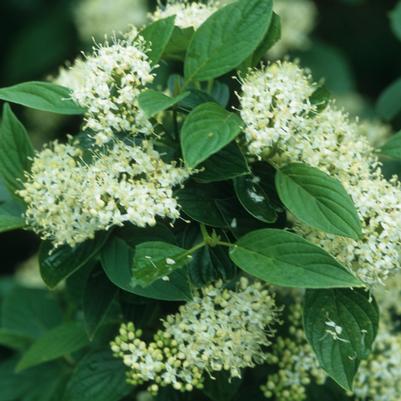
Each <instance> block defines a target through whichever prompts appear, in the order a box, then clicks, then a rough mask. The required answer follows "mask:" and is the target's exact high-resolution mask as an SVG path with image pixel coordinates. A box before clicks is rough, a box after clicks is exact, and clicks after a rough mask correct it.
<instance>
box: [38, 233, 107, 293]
mask: <svg viewBox="0 0 401 401" xmlns="http://www.w3.org/2000/svg"><path fill="white" fill-rule="evenodd" d="M107 237H108V233H105V232H98V233H97V235H96V236H95V239H93V240H88V241H85V242H83V243H82V244H79V245H77V246H76V247H74V248H71V247H70V246H68V245H62V246H60V247H58V248H56V249H53V246H52V244H51V243H50V242H43V243H42V245H41V247H40V250H39V264H40V274H41V276H42V279H43V281H44V282H45V283H46V285H47V286H48V287H49V288H55V287H56V286H57V284H59V283H60V282H61V281H62V280H64V279H66V278H67V277H69V276H71V275H72V274H73V273H74V272H76V271H77V270H79V269H80V268H81V267H83V266H85V265H86V264H87V263H89V262H91V261H93V258H94V257H95V256H96V255H97V254H98V253H99V252H100V250H101V249H102V247H103V245H104V244H105V242H106V240H107Z"/></svg>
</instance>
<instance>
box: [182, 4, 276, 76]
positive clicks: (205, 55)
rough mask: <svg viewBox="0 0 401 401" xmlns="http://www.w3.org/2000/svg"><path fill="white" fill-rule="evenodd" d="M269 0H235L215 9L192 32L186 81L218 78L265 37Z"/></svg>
mask: <svg viewBox="0 0 401 401" xmlns="http://www.w3.org/2000/svg"><path fill="white" fill-rule="evenodd" d="M271 19H272V1H271V0H239V1H236V2H235V3H233V4H229V5H228V6H226V7H223V8H222V9H220V10H218V11H217V12H216V13H214V14H213V15H212V16H211V17H209V18H208V19H207V20H206V21H205V22H204V23H203V24H202V25H201V26H200V27H199V28H198V30H197V31H196V32H195V34H194V36H193V37H192V40H191V43H190V44H189V47H188V50H187V55H186V58H185V65H184V75H185V80H186V82H191V81H193V80H198V81H206V80H209V79H213V78H216V77H219V76H221V75H224V74H226V73H227V72H229V71H231V70H233V69H234V68H236V67H237V66H238V65H240V64H241V63H242V62H243V61H244V60H245V59H246V58H247V57H248V56H249V55H251V54H252V53H253V52H254V51H255V49H256V48H257V47H258V46H259V44H260V43H261V41H262V40H263V38H264V37H265V35H266V33H267V31H268V29H269V26H270V21H271Z"/></svg>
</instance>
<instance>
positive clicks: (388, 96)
mask: <svg viewBox="0 0 401 401" xmlns="http://www.w3.org/2000/svg"><path fill="white" fill-rule="evenodd" d="M376 110H377V113H378V114H379V116H380V117H382V118H383V119H384V120H387V121H390V120H392V119H393V118H395V117H396V116H397V115H398V114H399V112H400V111H401V79H398V80H397V81H395V82H393V83H392V84H391V85H390V86H388V87H387V88H386V89H385V90H384V92H383V93H382V94H381V95H380V97H379V99H378V101H377V104H376Z"/></svg>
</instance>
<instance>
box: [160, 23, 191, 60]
mask: <svg viewBox="0 0 401 401" xmlns="http://www.w3.org/2000/svg"><path fill="white" fill-rule="evenodd" d="M194 32H195V30H194V28H192V27H188V28H179V27H178V26H175V27H174V30H173V34H172V35H171V38H170V41H169V42H168V44H167V46H166V48H165V50H164V54H163V58H165V59H168V60H169V59H170V60H179V61H184V59H185V53H186V51H187V48H188V45H189V42H190V41H191V39H192V36H193V34H194Z"/></svg>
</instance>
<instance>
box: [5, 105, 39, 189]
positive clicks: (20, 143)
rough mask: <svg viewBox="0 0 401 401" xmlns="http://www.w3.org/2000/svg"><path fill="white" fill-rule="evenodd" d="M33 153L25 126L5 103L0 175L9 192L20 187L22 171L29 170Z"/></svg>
mask: <svg viewBox="0 0 401 401" xmlns="http://www.w3.org/2000/svg"><path fill="white" fill-rule="evenodd" d="M33 155H34V150H33V147H32V144H31V141H30V139H29V137H28V134H27V132H26V130H25V127H24V126H23V125H22V123H21V122H20V121H19V120H18V119H17V117H16V116H15V115H14V113H13V112H12V110H11V108H10V106H9V105H8V104H5V105H4V106H3V116H2V120H1V123H0V176H1V178H2V179H3V181H4V184H5V185H6V186H7V189H8V190H9V191H10V192H11V193H14V192H15V191H16V190H17V189H21V187H22V181H24V178H25V177H24V173H25V171H27V170H29V168H30V166H31V160H30V158H32V157H33Z"/></svg>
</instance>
